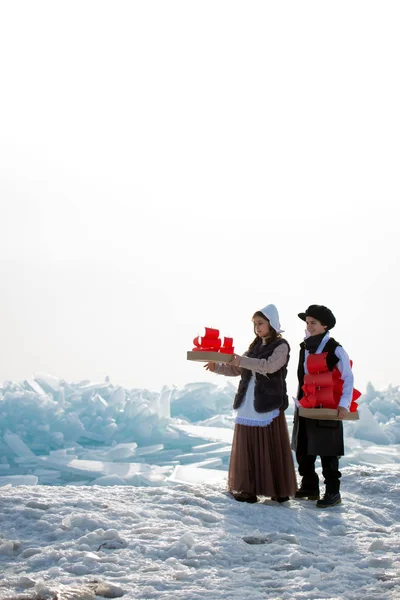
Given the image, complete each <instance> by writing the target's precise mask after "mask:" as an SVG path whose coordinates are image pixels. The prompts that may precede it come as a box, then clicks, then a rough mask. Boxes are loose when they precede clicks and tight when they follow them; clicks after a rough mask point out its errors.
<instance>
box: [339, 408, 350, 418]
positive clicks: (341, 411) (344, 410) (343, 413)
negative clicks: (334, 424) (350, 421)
mask: <svg viewBox="0 0 400 600" xmlns="http://www.w3.org/2000/svg"><path fill="white" fill-rule="evenodd" d="M348 412H349V411H348V410H347V408H344V406H339V407H338V410H337V416H338V419H344V418H345V416H346V415H347V413H348Z"/></svg>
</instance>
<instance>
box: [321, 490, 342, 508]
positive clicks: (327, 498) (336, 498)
mask: <svg viewBox="0 0 400 600" xmlns="http://www.w3.org/2000/svg"><path fill="white" fill-rule="evenodd" d="M341 501H342V499H341V497H340V492H325V494H324V497H323V498H322V500H318V502H317V504H316V505H317V507H318V508H328V507H329V506H336V504H340V503H341Z"/></svg>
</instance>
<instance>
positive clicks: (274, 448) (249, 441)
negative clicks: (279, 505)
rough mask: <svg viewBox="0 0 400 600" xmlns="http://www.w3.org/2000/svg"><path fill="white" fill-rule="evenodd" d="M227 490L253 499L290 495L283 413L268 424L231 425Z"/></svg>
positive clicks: (292, 484)
mask: <svg viewBox="0 0 400 600" xmlns="http://www.w3.org/2000/svg"><path fill="white" fill-rule="evenodd" d="M228 488H229V490H230V491H231V492H246V493H249V494H255V495H257V496H271V497H273V496H275V497H281V498H282V497H284V496H294V494H295V492H296V490H297V482H296V474H295V470H294V464H293V455H292V450H291V448H290V442H289V432H288V427H287V423H286V417H285V413H284V411H281V412H280V413H279V417H276V418H275V419H274V420H273V421H272V423H271V424H270V425H267V426H266V427H252V426H248V425H235V431H234V434H233V442H232V452H231V459H230V463H229V473H228Z"/></svg>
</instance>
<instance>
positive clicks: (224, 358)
mask: <svg viewBox="0 0 400 600" xmlns="http://www.w3.org/2000/svg"><path fill="white" fill-rule="evenodd" d="M233 356H234V355H233V354H224V353H223V352H193V351H190V352H188V353H187V359H188V360H195V361H196V362H220V363H229V362H231V361H232V360H233Z"/></svg>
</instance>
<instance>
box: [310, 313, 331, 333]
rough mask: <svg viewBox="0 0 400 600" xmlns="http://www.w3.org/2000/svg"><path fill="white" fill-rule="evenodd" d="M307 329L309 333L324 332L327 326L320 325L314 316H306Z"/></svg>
mask: <svg viewBox="0 0 400 600" xmlns="http://www.w3.org/2000/svg"><path fill="white" fill-rule="evenodd" d="M306 323H307V331H308V333H309V334H310V335H319V334H320V333H326V330H327V326H326V325H322V323H321V321H317V319H314V317H306Z"/></svg>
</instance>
